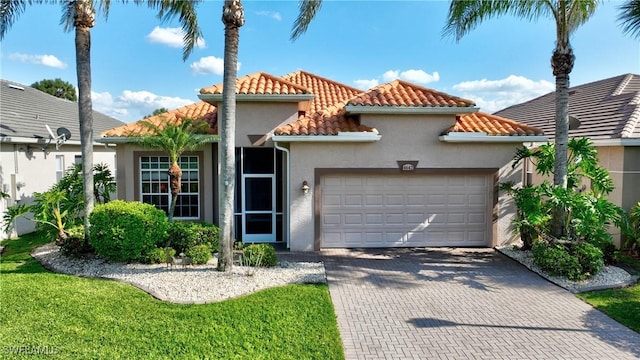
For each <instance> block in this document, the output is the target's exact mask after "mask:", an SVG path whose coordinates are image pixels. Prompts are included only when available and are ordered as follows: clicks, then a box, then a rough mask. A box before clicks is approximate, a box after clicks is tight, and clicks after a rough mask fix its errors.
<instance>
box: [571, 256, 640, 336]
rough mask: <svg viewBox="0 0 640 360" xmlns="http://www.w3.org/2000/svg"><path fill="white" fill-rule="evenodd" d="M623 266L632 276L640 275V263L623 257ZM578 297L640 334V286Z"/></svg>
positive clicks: (595, 292)
mask: <svg viewBox="0 0 640 360" xmlns="http://www.w3.org/2000/svg"><path fill="white" fill-rule="evenodd" d="M619 261H621V262H622V264H621V265H624V266H623V267H624V268H625V269H626V270H627V271H628V272H629V273H631V274H632V275H640V262H639V261H637V260H635V259H633V258H631V257H629V256H623V257H621V258H620V259H619ZM578 296H579V297H580V298H581V299H583V300H585V301H586V302H587V303H589V304H591V305H592V306H593V307H595V308H596V309H598V310H600V311H602V312H604V313H605V314H607V315H609V316H610V317H611V318H613V319H615V320H616V321H618V322H620V323H621V324H624V325H625V326H627V327H629V328H630V329H633V330H635V331H637V332H640V284H636V285H634V286H631V287H627V288H623V289H615V290H602V291H592V292H587V293H582V294H578Z"/></svg>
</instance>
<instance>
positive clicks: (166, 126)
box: [129, 118, 216, 221]
mask: <svg viewBox="0 0 640 360" xmlns="http://www.w3.org/2000/svg"><path fill="white" fill-rule="evenodd" d="M142 125H143V126H144V127H145V128H146V129H147V130H148V132H147V133H146V134H144V135H142V136H140V135H139V134H129V136H130V137H134V143H138V144H140V145H142V146H144V147H146V148H151V149H157V150H162V151H164V152H165V153H167V155H168V156H169V162H170V165H169V169H168V171H167V174H168V175H169V189H170V191H171V203H170V204H169V213H168V214H167V216H168V218H169V221H171V220H172V219H173V213H174V211H175V209H176V203H177V201H178V194H179V193H180V187H181V183H182V170H181V169H180V165H178V159H180V156H182V154H183V153H185V152H187V151H194V150H196V149H198V148H200V147H201V146H202V145H204V144H206V143H210V142H212V141H213V140H214V139H215V138H216V137H215V136H214V135H207V131H208V130H209V124H208V123H207V122H206V121H204V120H198V121H195V120H193V119H188V118H184V119H181V120H180V119H179V120H177V121H176V123H170V122H168V121H165V122H163V123H162V124H161V125H156V124H152V123H150V122H142Z"/></svg>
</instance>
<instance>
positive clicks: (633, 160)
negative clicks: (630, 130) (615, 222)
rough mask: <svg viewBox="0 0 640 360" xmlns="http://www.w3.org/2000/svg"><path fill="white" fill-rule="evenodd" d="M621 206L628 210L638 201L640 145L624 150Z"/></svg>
mask: <svg viewBox="0 0 640 360" xmlns="http://www.w3.org/2000/svg"><path fill="white" fill-rule="evenodd" d="M622 181H623V184H624V189H623V191H622V208H623V209H625V210H627V211H629V210H631V208H632V207H634V206H635V205H636V204H637V203H638V202H639V201H640V147H626V148H625V150H624V176H623V180H622Z"/></svg>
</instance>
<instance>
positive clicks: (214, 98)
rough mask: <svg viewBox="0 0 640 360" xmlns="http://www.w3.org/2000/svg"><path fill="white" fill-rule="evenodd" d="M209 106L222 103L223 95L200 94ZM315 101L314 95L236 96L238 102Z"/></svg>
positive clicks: (200, 97)
mask: <svg viewBox="0 0 640 360" xmlns="http://www.w3.org/2000/svg"><path fill="white" fill-rule="evenodd" d="M198 98H199V99H200V100H202V101H205V102H208V103H209V104H214V103H221V102H222V94H199V95H198ZM307 100H313V94H236V101H263V102H299V101H307Z"/></svg>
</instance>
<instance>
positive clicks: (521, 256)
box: [496, 246, 638, 293]
mask: <svg viewBox="0 0 640 360" xmlns="http://www.w3.org/2000/svg"><path fill="white" fill-rule="evenodd" d="M496 250H497V251H499V252H500V253H502V254H504V255H506V256H508V257H510V258H512V259H514V260H516V261H518V262H519V263H521V264H522V265H524V266H526V267H527V268H528V269H530V270H531V271H533V272H535V273H537V274H539V275H540V276H542V277H544V278H546V279H547V280H549V281H551V282H552V283H554V284H556V285H558V286H560V287H562V288H565V289H567V290H569V291H570V292H572V293H580V292H585V291H593V290H603V289H614V288H621V287H625V286H629V285H633V284H635V283H636V282H637V281H638V278H637V277H636V276H631V275H630V274H629V273H628V272H626V271H625V270H623V269H620V268H619V267H616V266H605V267H603V268H602V271H601V272H600V273H598V274H597V275H595V276H593V277H591V278H590V279H587V280H584V281H571V280H568V279H567V278H564V277H558V276H551V275H549V274H547V273H545V272H544V271H542V270H540V268H539V267H538V266H536V265H535V264H534V263H533V254H532V253H531V251H522V250H518V249H514V248H513V247H512V246H505V247H500V248H496Z"/></svg>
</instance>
